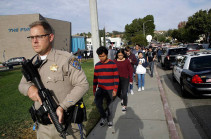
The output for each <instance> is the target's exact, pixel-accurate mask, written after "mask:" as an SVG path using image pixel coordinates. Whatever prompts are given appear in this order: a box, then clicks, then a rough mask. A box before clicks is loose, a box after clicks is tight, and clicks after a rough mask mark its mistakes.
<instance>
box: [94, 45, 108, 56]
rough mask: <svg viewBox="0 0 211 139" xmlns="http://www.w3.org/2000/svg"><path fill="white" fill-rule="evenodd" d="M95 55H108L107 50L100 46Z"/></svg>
mask: <svg viewBox="0 0 211 139" xmlns="http://www.w3.org/2000/svg"><path fill="white" fill-rule="evenodd" d="M96 52H97V54H98V55H102V54H103V53H105V54H106V55H108V50H107V49H106V47H104V46H100V47H99V48H98V49H97V51H96Z"/></svg>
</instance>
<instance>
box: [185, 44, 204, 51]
mask: <svg viewBox="0 0 211 139" xmlns="http://www.w3.org/2000/svg"><path fill="white" fill-rule="evenodd" d="M187 48H188V50H199V49H203V46H201V45H198V44H191V45H188V46H187Z"/></svg>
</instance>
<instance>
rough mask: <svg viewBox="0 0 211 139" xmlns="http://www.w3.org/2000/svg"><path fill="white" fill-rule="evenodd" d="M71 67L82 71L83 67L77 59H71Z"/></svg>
mask: <svg viewBox="0 0 211 139" xmlns="http://www.w3.org/2000/svg"><path fill="white" fill-rule="evenodd" d="M70 65H72V66H73V67H74V68H76V69H78V70H81V65H80V63H79V61H78V60H77V59H75V58H73V59H70Z"/></svg>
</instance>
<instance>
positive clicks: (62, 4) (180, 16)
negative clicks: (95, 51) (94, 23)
mask: <svg viewBox="0 0 211 139" xmlns="http://www.w3.org/2000/svg"><path fill="white" fill-rule="evenodd" d="M97 8H98V22H99V29H103V27H105V29H106V32H112V31H113V30H116V31H124V27H125V25H126V24H130V23H131V22H132V21H133V20H134V19H136V18H143V17H145V16H146V15H153V16H154V21H155V26H156V28H155V29H156V30H168V29H174V28H177V25H178V23H179V22H181V21H187V20H188V17H189V16H191V15H193V14H194V13H195V12H197V11H199V10H200V9H203V10H208V9H210V8H211V0H97ZM33 13H40V14H41V15H43V16H44V17H48V18H53V19H58V20H65V21H69V22H71V23H72V34H76V33H82V32H86V33H87V32H91V24H90V9H89V0H35V1H32V0H0V15H16V14H33Z"/></svg>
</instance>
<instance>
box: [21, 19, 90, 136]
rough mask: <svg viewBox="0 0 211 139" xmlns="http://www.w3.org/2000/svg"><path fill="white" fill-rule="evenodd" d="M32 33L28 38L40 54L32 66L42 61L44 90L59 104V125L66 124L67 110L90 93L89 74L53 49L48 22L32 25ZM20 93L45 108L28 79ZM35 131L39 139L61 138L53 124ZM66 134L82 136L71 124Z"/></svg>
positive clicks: (22, 83) (52, 35)
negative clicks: (47, 90)
mask: <svg viewBox="0 0 211 139" xmlns="http://www.w3.org/2000/svg"><path fill="white" fill-rule="evenodd" d="M30 34H31V36H29V37H28V38H29V39H30V40H31V43H32V48H33V49H34V51H35V52H36V53H37V56H36V57H35V58H34V59H33V63H36V62H37V61H42V63H41V62H40V63H41V64H40V65H39V67H38V72H39V74H40V77H41V80H42V82H43V84H44V86H45V88H47V89H49V90H50V91H51V92H52V94H53V97H54V98H55V101H56V102H57V103H58V105H59V107H58V108H57V109H56V114H57V116H58V119H59V123H63V121H64V111H66V110H67V108H68V107H70V106H73V105H74V104H75V103H76V102H77V101H78V100H80V99H81V98H82V97H83V95H84V94H85V93H86V92H87V91H88V88H89V84H88V82H87V78H86V75H85V74H84V71H83V70H82V69H81V67H80V64H79V62H78V61H77V60H75V59H74V56H73V55H71V54H70V53H68V52H65V51H60V50H55V49H53V48H52V43H53V40H54V34H53V31H52V28H51V26H50V25H49V24H48V23H47V22H46V21H36V22H33V23H32V24H31V25H30ZM19 91H20V92H21V93H22V94H23V95H25V96H28V97H29V98H30V99H31V100H33V101H34V102H35V103H34V105H35V108H36V109H38V108H39V107H40V106H41V105H42V102H41V99H40V97H39V95H38V89H37V88H36V87H35V86H34V85H33V84H32V83H31V82H27V81H26V79H25V77H22V79H21V81H20V84H19ZM36 129H37V138H38V139H47V138H48V139H51V138H55V139H57V138H58V139H59V138H61V137H60V136H59V133H58V132H57V130H56V128H55V126H54V124H52V123H50V124H47V125H43V124H42V123H38V126H37V128H36ZM67 133H68V134H69V135H68V136H67V139H72V138H74V139H75V138H80V137H81V136H80V131H79V127H78V125H77V124H73V123H72V124H70V125H69V126H68V129H67Z"/></svg>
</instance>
